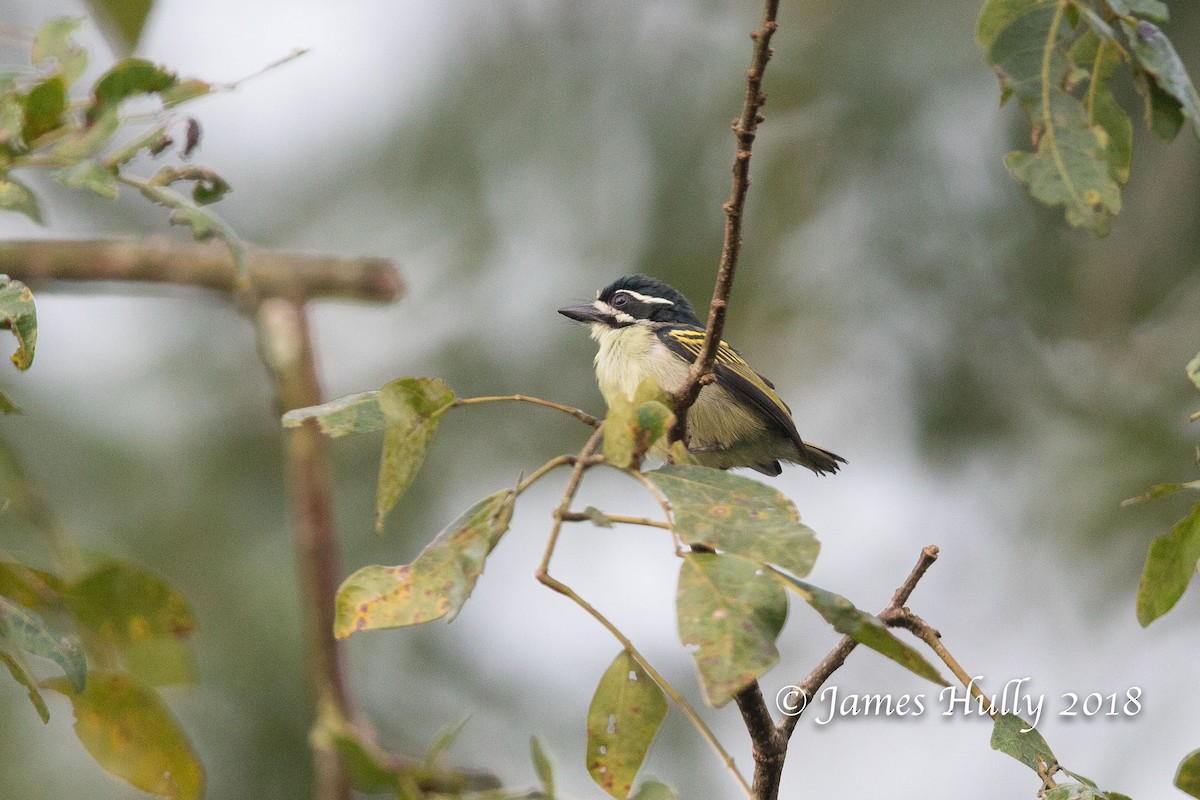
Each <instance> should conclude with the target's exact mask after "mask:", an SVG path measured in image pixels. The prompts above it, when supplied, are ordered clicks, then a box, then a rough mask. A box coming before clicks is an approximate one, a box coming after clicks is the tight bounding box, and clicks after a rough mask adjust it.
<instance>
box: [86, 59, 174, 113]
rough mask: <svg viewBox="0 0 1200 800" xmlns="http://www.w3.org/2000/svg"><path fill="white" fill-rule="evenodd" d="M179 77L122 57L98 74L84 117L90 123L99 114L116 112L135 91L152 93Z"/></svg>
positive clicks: (145, 63) (167, 87) (141, 61)
mask: <svg viewBox="0 0 1200 800" xmlns="http://www.w3.org/2000/svg"><path fill="white" fill-rule="evenodd" d="M178 81H179V79H178V78H177V77H175V74H174V73H173V72H169V71H167V70H166V69H165V68H164V67H162V66H160V65H158V64H155V63H154V62H153V61H147V60H146V59H144V58H124V59H121V60H120V61H118V62H117V63H116V64H113V65H112V67H111V68H109V70H108V72H105V73H104V74H103V75H101V76H100V79H99V80H98V81H96V87H95V89H94V90H93V97H92V104H91V106H89V107H88V110H87V114H86V120H87V124H88V125H89V126H91V125H92V124H93V123H95V122H96V121H97V120H98V119H99V118H100V117H101V116H103V115H104V114H105V113H107V112H110V111H116V109H117V107H118V106H120V105H121V103H122V102H123V101H124V100H127V99H129V98H130V97H133V96H134V95H139V94H153V93H155V92H161V91H164V90H166V89H169V88H171V87H172V86H174V85H175V84H176V83H178Z"/></svg>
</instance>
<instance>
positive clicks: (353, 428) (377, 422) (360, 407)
mask: <svg viewBox="0 0 1200 800" xmlns="http://www.w3.org/2000/svg"><path fill="white" fill-rule="evenodd" d="M310 419H312V420H316V422H317V425H318V427H320V429H321V433H323V434H325V435H326V436H331V437H334V438H337V437H338V436H349V435H350V434H352V433H374V432H375V431H381V430H383V428H384V426H385V425H386V419H385V418H384V416H383V409H381V408H380V407H379V392H359V393H358V394H351V395H347V396H346V397H339V398H338V399H337V400H330V401H329V402H328V403H322V404H321V405H319V406H309V407H308V408H297V409H295V410H294V411H289V412H287V413H286V414H284V415H283V420H282V422H283V427H285V428H299V427H300V426H301V425H303V424H304V422H305V420H310Z"/></svg>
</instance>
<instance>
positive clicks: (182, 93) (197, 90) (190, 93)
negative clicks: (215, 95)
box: [159, 78, 213, 108]
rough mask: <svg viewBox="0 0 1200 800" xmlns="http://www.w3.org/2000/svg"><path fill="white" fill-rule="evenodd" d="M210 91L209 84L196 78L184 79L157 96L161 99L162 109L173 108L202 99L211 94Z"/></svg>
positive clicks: (211, 87)
mask: <svg viewBox="0 0 1200 800" xmlns="http://www.w3.org/2000/svg"><path fill="white" fill-rule="evenodd" d="M212 90H213V86H212V84H211V83H207V82H206V81H202V80H199V79H198V78H184V79H183V80H181V81H179V82H178V83H176V84H175V85H174V86H170V87H168V88H166V89H163V90H162V92H161V93H160V95H159V96H160V97H162V101H163V106H164V107H166V108H174V107H175V106H178V105H182V104H183V103H186V102H188V101H189V100H195V99H196V98H197V97H203V96H204V95H206V94H209V93H210V92H212Z"/></svg>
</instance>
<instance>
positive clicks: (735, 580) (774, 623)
mask: <svg viewBox="0 0 1200 800" xmlns="http://www.w3.org/2000/svg"><path fill="white" fill-rule="evenodd" d="M676 613H677V614H678V620H679V638H680V640H681V641H682V642H683V644H684V646H685V647H688V648H694V651H693V653H692V656H693V658H694V659H695V661H696V670H697V671H698V672H699V673H700V683H701V685H702V686H703V687H704V695H705V697H707V698H708V702H710V703H712V704H713V705H714V706H722V705H724V704H725V703H726V702H727V701H728V700H729V698H731V697H733V696H734V695H735V694H737V693H738V692H739V691H741V690H742V689H744V688H746V687H747V686H748V685H750V684H751V683H753V682H754V681H755V680H757V679H758V677H759V676H760V675H762V674H763V673H764V672H766V671H767V670H768V669H770V668H771V667H773V666H774V665H775V662H776V661H778V660H779V650H778V649H777V648H776V647H775V639H776V637H778V636H779V631H781V630H782V629H783V623H784V620H786V619H787V593H786V592H785V591H784V590H783V587H782V586H780V585H779V583H778V582H777V581H775V580H774V579H773V578H772V577H771V576H769V575H767V574H765V572H764V570H763V568H762V566H761V565H760V564H759V563H757V562H754V561H751V560H750V559H747V558H743V557H742V556H737V555H718V554H715V553H689V554H688V555H685V556H684V557H683V566H682V567H681V568H680V570H679V589H678V592H677V593H676Z"/></svg>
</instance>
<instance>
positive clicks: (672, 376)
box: [592, 325, 687, 405]
mask: <svg viewBox="0 0 1200 800" xmlns="http://www.w3.org/2000/svg"><path fill="white" fill-rule="evenodd" d="M592 338H593V339H595V340H596V342H597V343H598V344H599V345H600V347H599V349H598V350H597V351H596V382H597V383H599V384H600V393H601V394H602V395H604V402H605V403H607V404H609V405H611V404H612V401H613V398H614V397H617V396H618V395H624V396H625V397H629V398H632V397H633V393H634V392H635V391H636V390H637V387H638V384H640V383H641V382H642V381H643V380H644V379H645V378H646V377H648V376H651V375H653V376H654V378H655V379H656V380H657V381H658V385H659V386H661V387H662V388H663V389H665V390H666V391H668V392H673V391H676V390H677V389H679V388H680V387H681V386H682V385H683V382H684V380H686V379H687V365H686V364H684V363H683V362H682V361H680V360H679V359H678V358H677V357H676V356H675V355H674V354H673V353H672V352H671V351H670V350H668V349H667V348H666V346H665V345H664V344H663V343H662V342H660V341H659V340H658V337H657V336H655V335H654V332H653V331H651V330H650V329H648V328H645V327H643V326H641V325H626V326H625V327H623V328H610V327H608V326H606V325H593V326H592Z"/></svg>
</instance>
